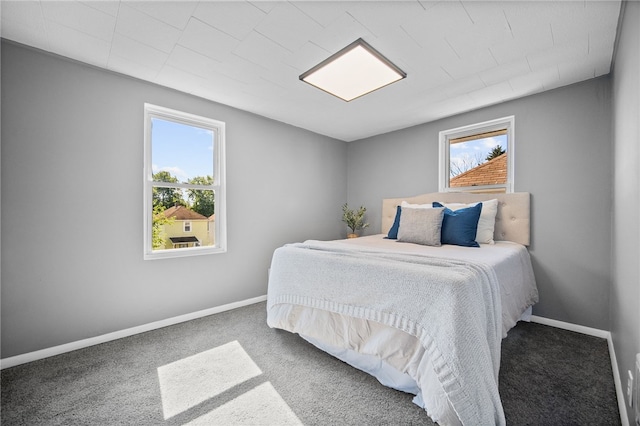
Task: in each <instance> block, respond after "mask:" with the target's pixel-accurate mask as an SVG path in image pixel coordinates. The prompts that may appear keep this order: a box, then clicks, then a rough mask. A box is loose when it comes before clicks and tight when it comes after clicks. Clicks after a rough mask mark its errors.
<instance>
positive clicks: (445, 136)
mask: <svg viewBox="0 0 640 426" xmlns="http://www.w3.org/2000/svg"><path fill="white" fill-rule="evenodd" d="M505 127H506V129H507V182H506V184H504V185H482V186H467V187H455V188H451V187H449V179H450V169H449V167H450V162H449V152H450V149H449V141H450V140H451V139H457V138H462V137H465V136H471V135H474V134H479V133H484V132H490V131H493V130H500V129H504V128H505ZM514 142H515V116H513V115H511V116H508V117H502V118H497V119H495V120H489V121H485V122H482V123H476V124H470V125H468V126H462V127H456V128H455V129H449V130H443V131H441V132H440V135H439V150H438V151H439V159H440V161H439V171H438V191H439V192H469V191H478V190H486V189H498V188H505V191H506V192H508V193H509V192H513V191H514V170H515V169H514V165H515V152H514V146H515V143H514Z"/></svg>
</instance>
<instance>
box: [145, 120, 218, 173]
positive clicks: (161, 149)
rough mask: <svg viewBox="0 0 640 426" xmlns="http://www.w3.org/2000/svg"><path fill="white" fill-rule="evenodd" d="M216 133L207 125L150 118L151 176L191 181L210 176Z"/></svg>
mask: <svg viewBox="0 0 640 426" xmlns="http://www.w3.org/2000/svg"><path fill="white" fill-rule="evenodd" d="M214 141H215V134H214V132H213V131H212V130H210V129H205V128H202V127H196V126H190V125H186V124H181V123H176V122H174V121H169V120H163V119H160V118H152V119H151V164H152V170H153V180H154V181H158V182H181V183H192V182H190V181H192V180H193V179H195V178H197V177H207V176H213V175H214V170H213V164H214V162H213V150H214Z"/></svg>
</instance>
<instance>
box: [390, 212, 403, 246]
mask: <svg viewBox="0 0 640 426" xmlns="http://www.w3.org/2000/svg"><path fill="white" fill-rule="evenodd" d="M400 214H402V208H401V207H400V206H398V208H397V210H396V218H395V219H394V220H393V225H391V229H389V233H388V234H387V238H388V239H390V240H397V239H398V229H400Z"/></svg>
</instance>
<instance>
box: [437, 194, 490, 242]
mask: <svg viewBox="0 0 640 426" xmlns="http://www.w3.org/2000/svg"><path fill="white" fill-rule="evenodd" d="M440 204H442V205H443V206H445V207H446V208H448V209H449V210H454V211H455V210H460V209H464V208H467V207H473V206H475V205H477V204H478V203H469V204H464V203H450V204H444V203H440ZM496 214H498V200H497V199H495V198H494V199H493V200H487V201H482V211H481V212H480V219H479V220H478V231H477V232H476V241H477V242H478V243H480V244H495V241H493V231H494V229H495V226H496Z"/></svg>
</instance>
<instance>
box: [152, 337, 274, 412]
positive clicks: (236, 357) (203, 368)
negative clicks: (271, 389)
mask: <svg viewBox="0 0 640 426" xmlns="http://www.w3.org/2000/svg"><path fill="white" fill-rule="evenodd" d="M260 374H262V371H261V370H260V368H258V366H257V365H256V364H255V363H254V362H253V360H252V359H251V357H249V355H248V354H247V353H246V352H245V350H244V349H243V348H242V346H241V345H240V343H238V342H237V341H233V342H230V343H227V344H225V345H222V346H218V347H217V348H214V349H210V350H208V351H204V352H200V353H199V354H196V355H193V356H190V357H188V358H183V359H181V360H178V361H175V362H172V363H171V364H167V365H163V366H161V367H158V380H159V382H160V393H161V396H162V410H163V414H164V418H165V420H166V419H169V418H171V417H173V416H175V415H177V414H180V413H183V412H185V411H187V410H189V409H190V408H193V407H195V406H196V405H198V404H200V403H202V402H204V401H207V400H209V399H211V398H214V397H216V396H218V395H220V394H222V393H223V392H225V391H227V390H229V389H231V388H233V387H234V386H237V385H239V384H240V383H242V382H245V381H247V380H249V379H251V378H253V377H256V376H259V375H260ZM283 403H284V401H283ZM285 405H286V404H285Z"/></svg>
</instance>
